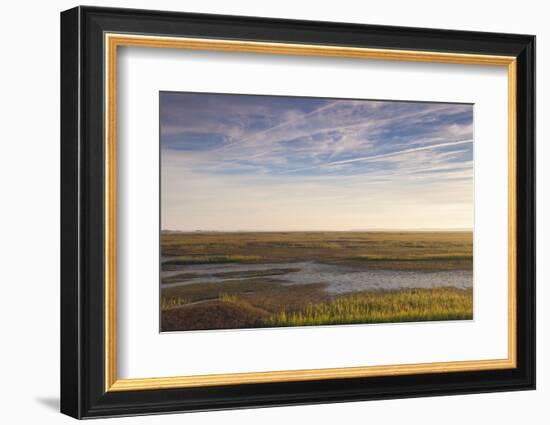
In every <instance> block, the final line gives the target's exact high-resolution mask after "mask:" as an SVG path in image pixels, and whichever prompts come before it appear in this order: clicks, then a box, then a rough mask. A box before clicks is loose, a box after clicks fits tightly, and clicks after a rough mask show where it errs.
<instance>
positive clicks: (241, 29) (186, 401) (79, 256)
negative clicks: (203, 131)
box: [61, 7, 535, 418]
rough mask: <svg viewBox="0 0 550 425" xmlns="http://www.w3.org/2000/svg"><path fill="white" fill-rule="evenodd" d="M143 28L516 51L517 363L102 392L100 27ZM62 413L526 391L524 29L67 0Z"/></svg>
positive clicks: (530, 367) (531, 211)
mask: <svg viewBox="0 0 550 425" xmlns="http://www.w3.org/2000/svg"><path fill="white" fill-rule="evenodd" d="M106 32H115V33H128V34H135V33H137V34H154V35H165V36H177V37H181V36H185V37H201V38H215V39H231V40H256V41H264V42H274V43H298V44H300V43H301V44H303V43H307V44H315V45H330V46H347V47H369V48H381V49H400V50H422V51H431V52H449V53H473V54H484V55H506V56H514V57H516V60H517V105H516V106H517V169H516V174H517V181H516V185H517V192H516V193H517V259H516V261H517V283H518V284H517V311H516V317H517V338H516V343H517V347H516V352H517V367H516V368H513V369H502V370H483V371H469V372H450V373H428V374H426V373H423V374H413V375H401V376H382V377H369V378H345V379H325V380H312V381H297V382H271V383H259V384H246V385H225V386H207V387H191V388H171V389H156V390H141V391H117V392H110V391H107V392H106V391H105V373H104V371H105V357H104V354H105V339H104V333H105V326H104V325H105V324H104V313H105V303H104V297H105V293H104V286H103V281H104V270H105V256H104V242H105V241H104V237H105V236H104V231H103V229H104V228H105V218H104V206H105V201H104V199H105V198H104V188H105V164H104V157H105V152H104V145H103V143H102V140H103V136H104V114H103V112H104V105H105V98H104V91H103V88H104V84H105V77H104V68H103V66H104V54H105V51H104V49H105V45H104V34H105V33H106ZM61 195H62V196H61V412H62V413H65V414H67V415H70V416H73V417H75V418H92V417H106V416H121V415H137V414H153V413H163V412H185V411H203V410H218V409H233V408H243V407H261V406H282V405H297V404H314V403H329V402H344V401H354V400H375V399H388V398H404V397H420V396H436V395H451V394H467V393H484V392H495V391H512V390H529V389H534V388H535V37H534V36H531V35H518V34H499V33H480V32H469V31H451V30H434V29H420V28H406V27H390V26H374V25H357V24H348V23H332V22H330V23H329V22H313V21H296V20H283V19H265V18H255V17H241V16H221V15H203V14H190V13H176V12H162V11H148V10H147V11H146V10H132V9H112V8H97V7H76V8H73V9H70V10H67V11H65V12H62V13H61Z"/></svg>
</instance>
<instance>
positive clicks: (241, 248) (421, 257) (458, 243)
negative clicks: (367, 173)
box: [161, 231, 472, 270]
mask: <svg viewBox="0 0 550 425" xmlns="http://www.w3.org/2000/svg"><path fill="white" fill-rule="evenodd" d="M161 251H162V255H163V256H168V257H175V258H171V259H170V260H169V261H166V262H164V263H163V264H162V269H163V270H174V269H177V267H178V266H185V265H193V264H215V263H241V264H254V263H262V262H263V263H281V262H296V261H319V262H325V263H334V264H342V265H346V264H348V263H349V264H352V265H353V266H359V267H361V266H362V265H364V266H365V267H369V268H378V269H384V268H391V269H396V270H397V269H411V270H420V269H423V270H449V269H453V270H457V269H462V270H467V269H471V268H472V232H466V231H465V232H241V233H239V232H233V233H230V232H228V233H215V232H212V233H208V232H204V233H201V232H196V233H162V234H161ZM390 263H391V264H390Z"/></svg>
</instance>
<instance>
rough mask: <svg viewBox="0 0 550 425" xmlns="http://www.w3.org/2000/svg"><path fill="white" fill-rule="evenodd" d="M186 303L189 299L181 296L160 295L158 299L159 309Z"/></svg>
mask: <svg viewBox="0 0 550 425" xmlns="http://www.w3.org/2000/svg"><path fill="white" fill-rule="evenodd" d="M188 303H189V301H188V300H186V299H185V298H182V297H171V298H166V297H162V298H161V300H160V309H161V311H165V310H171V309H173V308H180V307H183V306H184V305H187V304H188Z"/></svg>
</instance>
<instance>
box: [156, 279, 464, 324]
mask: <svg viewBox="0 0 550 425" xmlns="http://www.w3.org/2000/svg"><path fill="white" fill-rule="evenodd" d="M273 285H274V284H271V286H273ZM275 286H277V285H276V284H275ZM296 288H298V291H292V290H289V289H288V287H280V288H278V289H279V290H278V291H277V289H271V291H265V292H262V291H259V292H256V293H255V292H244V293H243V292H238V291H236V289H237V288H236V287H233V288H232V289H233V291H231V290H230V292H227V291H225V289H227V288H225V287H224V291H222V292H220V291H218V292H217V293H215V294H214V293H209V294H208V296H204V295H203V296H199V297H191V298H185V297H181V296H174V297H172V298H166V297H163V306H162V308H163V311H166V312H168V311H174V312H176V311H178V310H180V311H181V312H185V311H186V308H193V310H192V312H193V315H190V314H188V315H185V314H184V315H180V317H182V318H185V319H181V320H182V321H180V322H178V321H174V318H169V320H170V322H171V326H173V327H174V328H175V329H177V330H190V329H222V328H228V327H233V328H248V327H257V328H261V327H287V326H314V325H342V324H359V323H397V322H421V321H433V320H438V321H439V320H468V319H472V317H473V294H472V290H471V289H466V290H464V289H456V288H431V289H402V290H377V291H362V292H357V293H353V294H347V295H338V296H333V297H329V296H327V295H326V294H325V293H324V290H323V288H324V285H321V284H317V285H301V286H298V287H296ZM173 299H175V300H173ZM197 300H199V301H197ZM308 300H311V301H308ZM216 303H217V304H216ZM223 306H227V307H223ZM213 307H216V308H218V309H220V308H222V307H223V308H224V309H225V310H228V311H231V312H233V314H234V313H235V312H239V315H240V316H239V321H238V322H235V321H232V322H231V323H234V326H228V323H227V322H224V321H225V320H227V319H228V316H227V312H226V314H225V315H224V316H220V317H221V318H222V319H220V321H218V322H216V321H214V320H213V319H212V317H209V311H211V309H212V308H213ZM244 312H246V314H243V313H244ZM201 317H204V318H205V320H208V326H206V325H201V323H202V322H201Z"/></svg>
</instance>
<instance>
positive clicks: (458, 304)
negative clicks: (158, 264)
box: [161, 232, 473, 331]
mask: <svg viewBox="0 0 550 425" xmlns="http://www.w3.org/2000/svg"><path fill="white" fill-rule="evenodd" d="M161 252H162V256H163V258H164V261H163V263H162V271H163V273H164V274H165V276H163V278H162V284H163V285H167V286H166V287H161V311H162V315H161V318H162V321H161V322H162V325H161V326H162V330H163V331H176V330H198V329H228V328H233V329H234V328H254V327H274V326H308V325H329V324H355V323H383V322H407V321H429V320H463V319H471V318H472V313H473V309H472V290H471V289H458V288H452V287H434V288H425V289H411V288H407V289H400V290H366V291H356V292H349V293H344V294H334V293H331V292H330V291H328V290H327V289H328V285H329V284H330V282H322V281H320V282H316V283H308V284H300V285H287V284H285V281H284V275H285V274H286V273H290V272H293V271H297V269H293V268H292V266H287V265H286V263H296V262H304V261H313V262H316V263H322V264H328V265H336V266H341V267H345V268H348V269H353V270H393V271H400V272H410V273H431V272H438V271H460V270H466V271H468V270H472V233H471V232H414V233H413V232H277V233H275V232H273V233H261V232H257V233H248V232H247V233H215V232H212V233H207V232H204V233H203V232H194V233H162V237H161ZM277 263H281V264H282V263H284V264H282V265H281V267H283V268H278V269H263V270H254V269H253V268H251V269H250V270H247V269H246V267H239V269H238V270H235V271H221V272H216V271H213V272H212V273H211V274H209V277H210V278H211V281H201V282H200V283H194V282H193V279H196V278H197V277H198V276H199V275H198V274H197V273H196V272H194V271H193V270H189V266H197V265H202V266H208V267H209V265H217V266H219V265H239V266H241V265H242V266H247V265H261V264H277Z"/></svg>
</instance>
